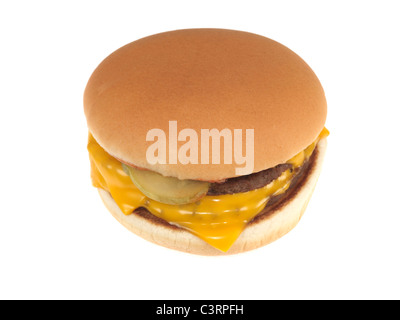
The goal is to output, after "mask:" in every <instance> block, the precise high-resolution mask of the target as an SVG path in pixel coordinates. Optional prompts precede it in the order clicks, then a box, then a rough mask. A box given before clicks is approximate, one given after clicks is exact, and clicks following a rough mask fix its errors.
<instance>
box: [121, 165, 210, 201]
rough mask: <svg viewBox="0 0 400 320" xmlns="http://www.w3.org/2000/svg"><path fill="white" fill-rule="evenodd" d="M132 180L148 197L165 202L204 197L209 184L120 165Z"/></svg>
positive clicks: (194, 199) (195, 199)
mask: <svg viewBox="0 0 400 320" xmlns="http://www.w3.org/2000/svg"><path fill="white" fill-rule="evenodd" d="M122 166H123V169H124V171H125V172H126V173H127V174H128V175H129V176H130V178H131V180H132V182H133V183H134V184H135V185H136V187H138V189H139V190H140V191H142V193H143V194H144V195H146V196H147V197H149V198H150V199H153V200H156V201H158V202H162V203H166V204H175V205H179V204H186V203H192V202H196V201H197V200H199V199H201V198H202V197H204V196H205V195H206V194H207V192H208V188H209V186H210V184H209V183H208V182H205V181H197V180H180V179H178V178H174V177H165V176H163V175H161V174H159V173H157V172H154V171H150V170H142V169H137V168H133V167H130V166H127V165H125V164H123V165H122Z"/></svg>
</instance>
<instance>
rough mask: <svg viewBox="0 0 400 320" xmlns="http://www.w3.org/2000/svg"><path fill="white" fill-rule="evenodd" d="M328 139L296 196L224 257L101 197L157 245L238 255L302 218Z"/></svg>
mask: <svg viewBox="0 0 400 320" xmlns="http://www.w3.org/2000/svg"><path fill="white" fill-rule="evenodd" d="M326 145H327V142H326V139H323V140H321V141H320V142H319V143H318V148H317V149H316V152H317V154H316V158H315V161H314V163H313V165H312V166H311V168H310V171H309V173H308V175H307V176H306V177H305V178H304V181H303V182H302V183H301V185H300V187H299V189H298V190H296V191H297V193H296V194H295V195H294V196H293V197H291V198H290V199H289V200H288V201H286V202H284V204H283V205H282V206H280V207H278V208H277V209H276V210H274V211H273V212H272V213H269V214H268V215H266V216H265V217H261V218H260V219H257V220H256V221H255V222H254V223H250V224H249V225H248V226H247V227H246V229H245V230H244V231H243V232H242V234H241V235H240V237H239V238H238V239H237V240H236V242H235V243H234V244H233V246H232V247H231V248H230V249H229V250H228V252H227V253H223V252H221V251H219V250H217V249H215V248H213V247H212V246H210V245H209V244H207V243H206V242H204V241H203V240H201V239H199V238H197V237H196V236H194V235H192V234H191V233H189V232H188V231H185V230H183V229H179V228H171V227H168V226H165V225H164V224H160V223H156V222H155V220H149V219H146V218H144V217H142V216H140V215H135V214H131V215H128V216H126V215H124V214H123V213H122V211H121V210H120V209H119V207H118V206H117V204H116V203H115V201H114V200H113V198H112V197H111V195H110V194H109V193H108V192H107V191H104V190H102V189H98V190H99V194H100V196H101V198H102V199H103V202H104V204H105V205H106V207H107V208H108V210H109V211H110V212H111V213H112V215H113V216H114V217H115V218H116V219H117V220H118V221H119V222H120V223H121V224H122V225H124V226H125V227H126V228H127V229H128V230H130V231H132V232H133V233H136V234H137V235H139V236H141V237H142V238H144V239H147V240H149V241H151V242H154V243H156V244H158V245H161V246H164V247H167V248H171V249H175V250H180V251H184V252H189V253H194V254H200V255H223V254H235V253H240V252H244V251H249V250H253V249H256V248H259V247H261V246H264V245H266V244H268V243H271V242H272V241H274V240H276V239H278V238H280V237H282V236H283V235H285V234H286V233H288V232H289V231H290V230H291V229H293V228H294V227H295V226H296V224H297V223H298V222H299V220H300V218H301V217H302V215H303V213H304V211H305V209H306V207H307V204H308V202H309V200H310V198H311V195H312V193H313V191H314V187H315V185H316V183H317V180H318V176H319V174H320V171H321V168H322V162H323V158H324V154H325V151H326Z"/></svg>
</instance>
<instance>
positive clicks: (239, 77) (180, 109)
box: [84, 29, 327, 181]
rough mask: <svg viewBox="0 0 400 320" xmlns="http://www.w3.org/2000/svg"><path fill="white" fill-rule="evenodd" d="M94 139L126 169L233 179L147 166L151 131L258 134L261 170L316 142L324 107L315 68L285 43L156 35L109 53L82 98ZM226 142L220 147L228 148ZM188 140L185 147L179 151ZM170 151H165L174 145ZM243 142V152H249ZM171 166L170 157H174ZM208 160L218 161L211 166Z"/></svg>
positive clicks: (226, 170)
mask: <svg viewBox="0 0 400 320" xmlns="http://www.w3.org/2000/svg"><path fill="white" fill-rule="evenodd" d="M84 107H85V114H86V117H87V123H88V127H89V130H90V132H91V133H92V134H93V136H94V138H95V139H96V140H97V142H98V143H99V144H100V145H101V146H102V147H103V148H104V149H105V150H106V151H107V152H108V153H109V154H111V155H112V156H114V157H115V158H117V159H119V160H121V161H122V162H125V163H128V164H131V165H134V166H137V167H141V168H147V169H150V170H153V171H156V172H159V173H161V174H163V175H166V176H174V177H178V178H180V179H197V180H209V181H216V180H221V179H225V178H230V177H234V176H236V173H235V168H237V167H241V166H240V165H238V164H236V163H235V161H232V164H224V163H223V162H224V161H223V153H221V164H201V165H200V164H186V165H183V164H181V163H180V162H179V161H178V163H177V164H168V163H167V164H155V165H151V164H149V163H148V162H147V161H146V150H147V148H148V147H149V146H150V145H151V144H152V143H153V142H150V141H146V134H147V132H148V131H149V130H150V129H155V128H157V129H162V130H164V132H165V133H166V135H167V142H168V128H169V127H168V126H169V121H177V127H178V133H179V131H180V130H182V129H185V128H190V129H194V130H196V132H197V134H198V139H199V140H198V141H199V162H200V132H201V131H200V130H201V129H213V128H216V129H218V130H222V129H224V128H228V129H230V130H231V131H232V135H233V130H234V129H242V133H243V138H244V136H245V132H246V129H254V172H258V171H261V170H264V169H267V168H271V167H274V166H276V165H277V164H280V163H283V162H285V161H287V160H288V159H290V158H291V157H292V156H294V155H295V154H297V153H298V152H299V151H301V150H303V149H304V148H306V147H307V146H308V145H309V144H311V143H312V142H313V141H314V140H315V139H316V138H317V136H318V134H319V133H320V132H321V130H322V129H323V127H324V123H325V119H326V112H327V111H326V100H325V95H324V91H323V89H322V87H321V84H320V82H319V80H318V78H317V77H316V75H315V74H314V72H313V71H312V70H311V68H310V67H309V66H308V65H307V64H306V63H305V62H304V61H303V60H302V59H301V58H300V57H299V56H298V55H297V54H295V53H294V52H293V51H291V50H290V49H288V48H287V47H285V46H283V45H281V44H280V43H278V42H276V41H273V40H271V39H268V38H266V37H263V36H260V35H256V34H253V33H248V32H242V31H234V30H225V29H186V30H177V31H170V32H165V33H160V34H156V35H152V36H149V37H146V38H142V39H139V40H137V41H134V42H132V43H129V44H127V45H125V46H123V47H122V48H120V49H118V50H117V51H115V52H114V53H112V54H111V55H109V56H108V57H107V58H106V59H105V60H104V61H103V62H101V63H100V65H99V66H98V67H97V68H96V70H95V71H94V72H93V74H92V76H91V77H90V79H89V82H88V84H87V87H86V90H85V94H84ZM222 141H223V139H221V148H222V146H223V143H222ZM184 143H185V142H179V143H178V148H179V146H180V145H182V144H184ZM167 151H168V145H167ZM244 153H245V144H243V154H244ZM167 161H168V152H167ZM210 162H211V161H210Z"/></svg>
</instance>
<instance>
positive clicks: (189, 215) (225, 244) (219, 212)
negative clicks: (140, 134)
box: [88, 128, 329, 252]
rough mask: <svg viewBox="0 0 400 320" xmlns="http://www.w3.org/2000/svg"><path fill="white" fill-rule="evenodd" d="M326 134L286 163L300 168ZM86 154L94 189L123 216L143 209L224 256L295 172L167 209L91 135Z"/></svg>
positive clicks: (324, 132) (288, 171) (291, 171)
mask: <svg viewBox="0 0 400 320" xmlns="http://www.w3.org/2000/svg"><path fill="white" fill-rule="evenodd" d="M328 134H329V132H328V131H327V130H326V129H325V128H324V130H322V132H321V134H320V136H319V137H318V139H317V140H316V141H315V142H314V143H312V144H311V145H310V146H309V147H307V148H306V149H305V150H303V151H301V152H300V153H299V154H297V155H296V156H295V157H293V158H292V159H290V160H289V161H288V162H289V163H291V164H293V167H295V168H296V167H299V166H301V165H302V164H303V162H304V161H305V160H306V159H308V158H309V157H310V155H311V154H312V152H313V150H314V148H315V145H316V143H317V142H318V140H319V139H320V138H323V137H326V136H327V135H328ZM88 151H89V156H90V163H91V169H92V172H91V177H92V183H93V186H95V187H96V188H101V189H104V190H107V191H109V192H110V193H111V195H112V197H113V199H114V200H115V202H116V203H117V205H118V207H119V208H120V209H121V211H122V212H123V213H124V214H125V215H129V214H132V212H133V211H134V210H135V209H136V208H139V207H144V208H146V209H147V210H148V211H149V212H151V213H152V214H153V215H155V216H157V217H159V218H161V219H164V220H166V221H168V222H169V223H171V224H174V225H177V226H179V227H181V228H184V229H186V230H188V231H189V232H191V233H193V234H194V235H196V236H198V237H199V238H201V239H203V240H204V241H206V242H207V243H209V244H210V245H212V246H214V247H215V248H217V249H219V250H221V251H224V252H226V251H227V250H228V249H229V248H230V247H231V245H232V244H233V243H234V242H235V240H236V239H237V238H238V237H239V235H240V233H241V232H242V231H243V229H244V228H245V227H246V224H247V223H248V222H249V221H251V220H252V219H253V218H254V217H255V216H256V215H257V214H258V213H259V212H260V211H261V210H262V209H263V208H264V207H265V205H266V204H267V202H268V200H269V198H270V197H271V196H273V195H277V194H281V193H283V192H285V191H286V190H287V189H288V188H289V186H290V182H291V179H292V177H293V174H294V171H295V170H286V171H284V172H283V173H282V174H281V176H280V177H279V178H277V179H276V180H274V181H272V182H271V183H270V184H268V185H266V186H265V187H262V188H260V189H256V190H252V191H248V192H243V193H237V194H233V195H219V196H205V197H203V198H202V199H200V200H199V201H197V202H195V203H190V204H184V205H170V204H164V203H160V202H157V201H155V200H152V199H150V198H148V197H146V196H145V195H143V193H141V191H140V190H139V189H138V188H137V187H136V186H135V185H134V184H133V182H132V181H131V179H130V178H129V176H128V175H127V174H126V173H125V172H124V171H123V169H122V165H121V162H119V161H118V160H116V159H115V158H113V157H112V156H110V155H109V154H108V153H107V152H105V151H104V149H103V148H102V147H101V146H100V145H99V144H98V143H97V142H96V141H95V140H94V138H93V137H92V135H89V143H88Z"/></svg>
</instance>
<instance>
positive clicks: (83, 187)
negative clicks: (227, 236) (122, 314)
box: [0, 0, 400, 299]
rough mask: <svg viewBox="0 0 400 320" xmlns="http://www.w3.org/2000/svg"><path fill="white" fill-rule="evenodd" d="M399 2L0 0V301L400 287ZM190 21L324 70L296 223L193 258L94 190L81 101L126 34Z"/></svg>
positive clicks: (351, 293)
mask: <svg viewBox="0 0 400 320" xmlns="http://www.w3.org/2000/svg"><path fill="white" fill-rule="evenodd" d="M399 16H400V9H399V5H398V4H397V3H396V1H374V2H371V1H240V2H239V1H232V0H231V1H222V0H221V1H204V0H203V1H116V0H113V1H98V0H97V1H64V2H61V1H7V2H6V1H2V2H1V4H0V34H1V37H0V46H1V50H0V110H1V113H0V139H1V140H0V141H1V158H0V159H1V160H0V161H1V166H0V174H1V175H0V188H1V191H0V195H1V196H0V197H1V201H0V298H1V299H166V298H168V299H384V298H389V299H400V290H399V286H400V273H399V270H400V253H399V251H400V231H399V226H400V209H399V207H400V206H399V198H400V193H399V191H400V187H399V184H400V174H399V172H400V171H399V168H398V162H399V142H398V141H399V137H400V133H399V132H400V131H399V128H398V127H399V116H400V112H399V109H400V95H399V92H400V59H399V57H400V44H399V43H400V31H399V30H400V22H399V21H400V19H399ZM193 27H219V28H228V29H237V30H244V31H250V32H254V33H258V34H261V35H264V36H267V37H270V38H272V39H274V40H277V41H279V42H281V43H283V44H284V45H286V46H288V47H289V48H291V49H292V50H293V51H295V52H296V53H298V54H299V55H300V56H301V57H302V58H303V59H304V60H305V61H306V62H307V63H308V64H309V65H310V66H311V67H312V68H313V70H314V71H315V72H316V74H317V75H318V77H319V78H320V80H321V82H322V84H323V86H324V89H325V92H326V97H327V100H328V119H327V123H326V126H327V127H328V128H329V129H330V131H331V136H330V137H329V148H328V152H327V156H326V161H325V164H324V168H323V172H322V175H321V177H320V180H319V183H318V186H317V188H316V191H315V193H314V196H313V198H312V200H311V202H310V204H309V207H308V209H307V211H306V213H305V215H304V217H303V219H302V220H301V221H300V223H299V225H298V226H297V227H296V228H295V229H294V230H293V231H291V232H290V233H289V234H288V235H286V236H285V237H283V238H281V239H279V240H277V241H276V242H274V243H272V244H270V245H268V246H266V247H263V248H261V249H258V250H255V251H252V252H248V253H244V254H241V255H236V256H226V257H202V256H194V255H190V254H185V253H181V252H175V251H173V250H169V249H165V248H163V247H159V246H156V245H153V244H151V243H149V242H147V241H145V240H143V239H141V238H139V237H137V236H135V235H134V234H132V233H130V232H129V231H127V230H126V229H125V228H124V227H122V226H121V225H120V224H119V223H118V222H117V221H116V220H114V218H113V217H112V216H111V215H110V214H109V213H108V211H107V210H106V209H105V207H104V206H103V204H102V202H101V200H100V198H99V196H98V194H97V192H96V190H95V189H94V188H93V187H91V182H90V178H89V161H88V155H87V151H86V139H87V128H86V120H85V117H84V114H83V105H82V97H83V90H84V88H85V85H86V82H87V80H88V78H89V76H90V74H91V72H92V71H93V70H94V68H95V67H96V66H97V65H98V64H99V63H100V62H101V60H102V59H104V58H105V57H106V56H107V55H108V54H110V53H111V52H112V51H114V50H116V49H117V48H119V47H121V46H122V45H124V44H126V43H129V42H131V41H133V40H136V39H138V38H141V37H143V36H147V35H150V34H154V33H158V32H162V31H167V30H174V29H182V28H193Z"/></svg>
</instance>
